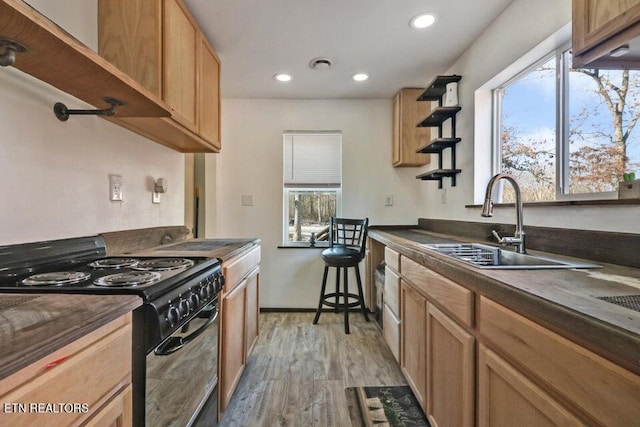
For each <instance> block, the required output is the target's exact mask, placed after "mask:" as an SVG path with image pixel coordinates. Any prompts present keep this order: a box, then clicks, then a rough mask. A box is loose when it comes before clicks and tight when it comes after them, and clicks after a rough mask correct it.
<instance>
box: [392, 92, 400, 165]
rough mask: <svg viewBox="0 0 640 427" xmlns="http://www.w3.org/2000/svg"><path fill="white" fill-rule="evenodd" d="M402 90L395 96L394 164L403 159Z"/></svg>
mask: <svg viewBox="0 0 640 427" xmlns="http://www.w3.org/2000/svg"><path fill="white" fill-rule="evenodd" d="M400 120H401V116H400V92H398V93H397V94H396V96H395V97H394V98H393V130H392V142H391V146H392V150H391V155H392V164H393V165H394V166H395V165H399V164H400V161H401V160H402V159H401V157H400V128H401V125H400Z"/></svg>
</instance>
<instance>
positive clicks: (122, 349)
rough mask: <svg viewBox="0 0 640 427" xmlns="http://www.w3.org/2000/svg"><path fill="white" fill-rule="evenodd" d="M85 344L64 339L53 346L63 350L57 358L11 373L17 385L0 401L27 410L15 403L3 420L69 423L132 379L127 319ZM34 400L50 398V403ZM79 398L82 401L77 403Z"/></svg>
mask: <svg viewBox="0 0 640 427" xmlns="http://www.w3.org/2000/svg"><path fill="white" fill-rule="evenodd" d="M107 326H108V325H107ZM89 344H90V345H88V346H85V347H84V348H82V349H81V350H80V351H77V348H76V346H75V345H74V343H72V344H69V345H68V346H67V347H65V348H63V349H61V351H58V352H56V354H62V356H61V357H58V358H57V360H55V361H50V360H49V359H47V358H45V359H44V360H43V361H41V362H36V363H35V364H34V365H32V366H30V367H27V368H25V370H23V371H19V372H17V373H16V374H14V375H15V376H17V377H18V378H19V379H21V383H22V385H21V386H19V387H18V388H16V389H14V390H13V391H11V392H9V393H7V394H5V395H2V396H0V401H2V402H11V403H15V404H24V407H25V408H26V414H25V413H20V412H19V411H18V410H17V409H16V410H15V411H12V412H11V413H6V412H5V413H3V414H2V424H3V425H11V426H30V425H34V424H37V425H51V426H57V425H71V424H73V423H75V422H78V421H80V420H81V419H83V418H86V417H87V416H89V415H90V414H91V413H93V412H94V411H96V410H97V409H98V408H99V407H100V406H101V405H103V404H104V403H105V402H106V401H107V400H108V399H110V398H111V397H112V396H113V395H115V394H116V393H117V392H118V391H119V390H121V389H122V388H123V387H125V386H127V385H128V384H129V383H130V382H131V346H132V335H131V324H127V325H126V326H123V327H121V328H119V329H117V330H115V331H114V332H112V333H110V334H108V335H106V336H104V337H102V338H101V339H99V340H97V341H96V342H94V343H89ZM67 350H68V351H69V353H66V351H67ZM74 351H76V352H75V354H74ZM40 364H41V366H40ZM34 368H35V369H34ZM25 372H28V373H30V374H31V375H28V374H26V373H25ZM9 378H11V377H9ZM9 378H8V379H9ZM9 383H11V381H9ZM38 404H45V405H46V404H51V408H47V407H46V406H45V405H42V406H39V407H38V406H37V405H38ZM83 404H86V405H85V406H84V407H82V406H81V405H83ZM32 405H36V407H33V406H32ZM58 405H63V406H62V407H60V406H58ZM73 405H76V406H75V407H74V406H73ZM53 406H56V408H53ZM16 411H17V412H16ZM54 411H55V412H54Z"/></svg>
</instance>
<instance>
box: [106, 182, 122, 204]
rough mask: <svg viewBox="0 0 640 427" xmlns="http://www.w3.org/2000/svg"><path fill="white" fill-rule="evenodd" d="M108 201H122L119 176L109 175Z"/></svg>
mask: <svg viewBox="0 0 640 427" xmlns="http://www.w3.org/2000/svg"><path fill="white" fill-rule="evenodd" d="M109 200H111V201H112V202H121V201H122V177H121V176H120V175H109Z"/></svg>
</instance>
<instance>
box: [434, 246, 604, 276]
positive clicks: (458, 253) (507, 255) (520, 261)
mask: <svg viewBox="0 0 640 427" xmlns="http://www.w3.org/2000/svg"><path fill="white" fill-rule="evenodd" d="M422 246H424V247H425V248H429V249H433V250H435V251H437V252H440V253H442V254H445V255H448V256H450V257H451V258H455V259H458V260H460V261H464V262H466V263H468V264H471V265H473V266H474V267H477V268H484V269H503V270H509V269H511V270H527V269H530V270H544V269H558V268H600V267H602V266H600V265H596V264H588V263H582V262H574V261H569V260H564V259H558V258H552V257H548V256H540V255H530V254H520V253H517V252H513V251H508V250H505V249H500V248H497V247H495V246H489V245H484V244H482V243H438V244H423V245H422Z"/></svg>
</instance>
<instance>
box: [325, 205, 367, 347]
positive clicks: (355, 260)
mask: <svg viewBox="0 0 640 427" xmlns="http://www.w3.org/2000/svg"><path fill="white" fill-rule="evenodd" d="M368 225H369V218H365V219H345V218H334V217H331V219H330V221H329V249H325V250H324V251H322V259H323V261H324V274H323V276H322V289H321V290H320V301H319V303H318V310H316V317H315V318H314V319H313V324H314V325H315V324H317V323H318V319H320V313H322V307H323V306H324V305H327V306H329V307H333V308H334V310H335V311H336V312H337V311H338V310H340V309H342V310H343V311H344V332H345V333H347V334H348V333H349V309H350V308H355V307H360V311H362V315H363V316H364V318H365V320H366V321H367V322H368V321H369V316H368V315H367V307H366V306H365V303H364V296H363V294H362V281H361V280H360V268H359V264H360V261H362V259H363V258H364V253H365V245H366V243H367V226H368ZM329 267H335V268H336V291H335V292H330V293H326V288H327V275H328V273H329ZM349 267H354V269H355V272H356V281H357V283H358V293H357V294H354V293H349V279H348V274H347V273H348V269H349ZM340 269H342V270H343V271H344V285H343V287H344V290H343V291H342V292H340ZM349 298H351V299H355V300H356V301H353V302H349ZM331 299H333V301H330V300H331Z"/></svg>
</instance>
